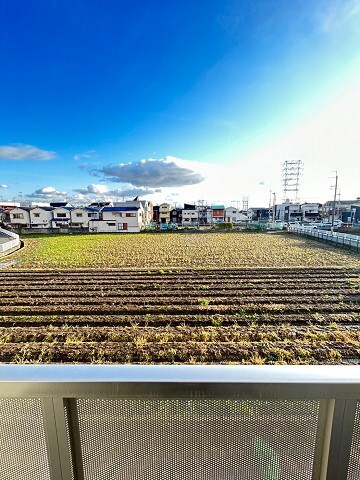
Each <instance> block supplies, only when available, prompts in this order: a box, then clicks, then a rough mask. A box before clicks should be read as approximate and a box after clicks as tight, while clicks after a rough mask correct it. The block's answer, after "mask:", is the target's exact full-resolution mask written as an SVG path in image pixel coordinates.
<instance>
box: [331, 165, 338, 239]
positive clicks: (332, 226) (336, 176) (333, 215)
mask: <svg viewBox="0 0 360 480" xmlns="http://www.w3.org/2000/svg"><path fill="white" fill-rule="evenodd" d="M337 184H338V173H337V170H335V191H334V203H333V214H332V221H331V233H334V220H335V208H336V196H337Z"/></svg>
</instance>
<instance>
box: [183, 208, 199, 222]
mask: <svg viewBox="0 0 360 480" xmlns="http://www.w3.org/2000/svg"><path fill="white" fill-rule="evenodd" d="M182 224H183V226H190V225H198V224H199V212H198V210H197V208H196V205H192V204H188V203H185V204H184V208H183V210H182Z"/></svg>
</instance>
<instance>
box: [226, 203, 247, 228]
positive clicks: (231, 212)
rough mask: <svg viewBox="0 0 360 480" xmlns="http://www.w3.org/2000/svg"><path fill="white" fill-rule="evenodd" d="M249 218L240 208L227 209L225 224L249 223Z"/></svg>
mask: <svg viewBox="0 0 360 480" xmlns="http://www.w3.org/2000/svg"><path fill="white" fill-rule="evenodd" d="M247 220H248V217H247V215H244V214H243V213H241V212H240V210H239V209H238V208H234V207H227V208H225V222H229V223H233V224H237V223H241V222H247Z"/></svg>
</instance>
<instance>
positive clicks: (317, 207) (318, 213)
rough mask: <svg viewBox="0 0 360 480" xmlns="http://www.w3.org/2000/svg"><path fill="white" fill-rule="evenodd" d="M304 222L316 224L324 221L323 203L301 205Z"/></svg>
mask: <svg viewBox="0 0 360 480" xmlns="http://www.w3.org/2000/svg"><path fill="white" fill-rule="evenodd" d="M301 213H302V221H303V222H315V221H316V220H321V219H322V204H321V203H303V204H302V205H301Z"/></svg>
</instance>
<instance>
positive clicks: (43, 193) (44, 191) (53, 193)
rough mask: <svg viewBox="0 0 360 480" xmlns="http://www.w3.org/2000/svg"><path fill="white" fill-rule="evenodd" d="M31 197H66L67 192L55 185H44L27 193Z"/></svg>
mask: <svg viewBox="0 0 360 480" xmlns="http://www.w3.org/2000/svg"><path fill="white" fill-rule="evenodd" d="M27 196H28V197H30V198H48V199H51V198H64V197H67V193H66V192H60V191H58V190H56V188H54V187H43V188H39V189H38V190H35V192H33V193H31V194H30V195H27Z"/></svg>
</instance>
